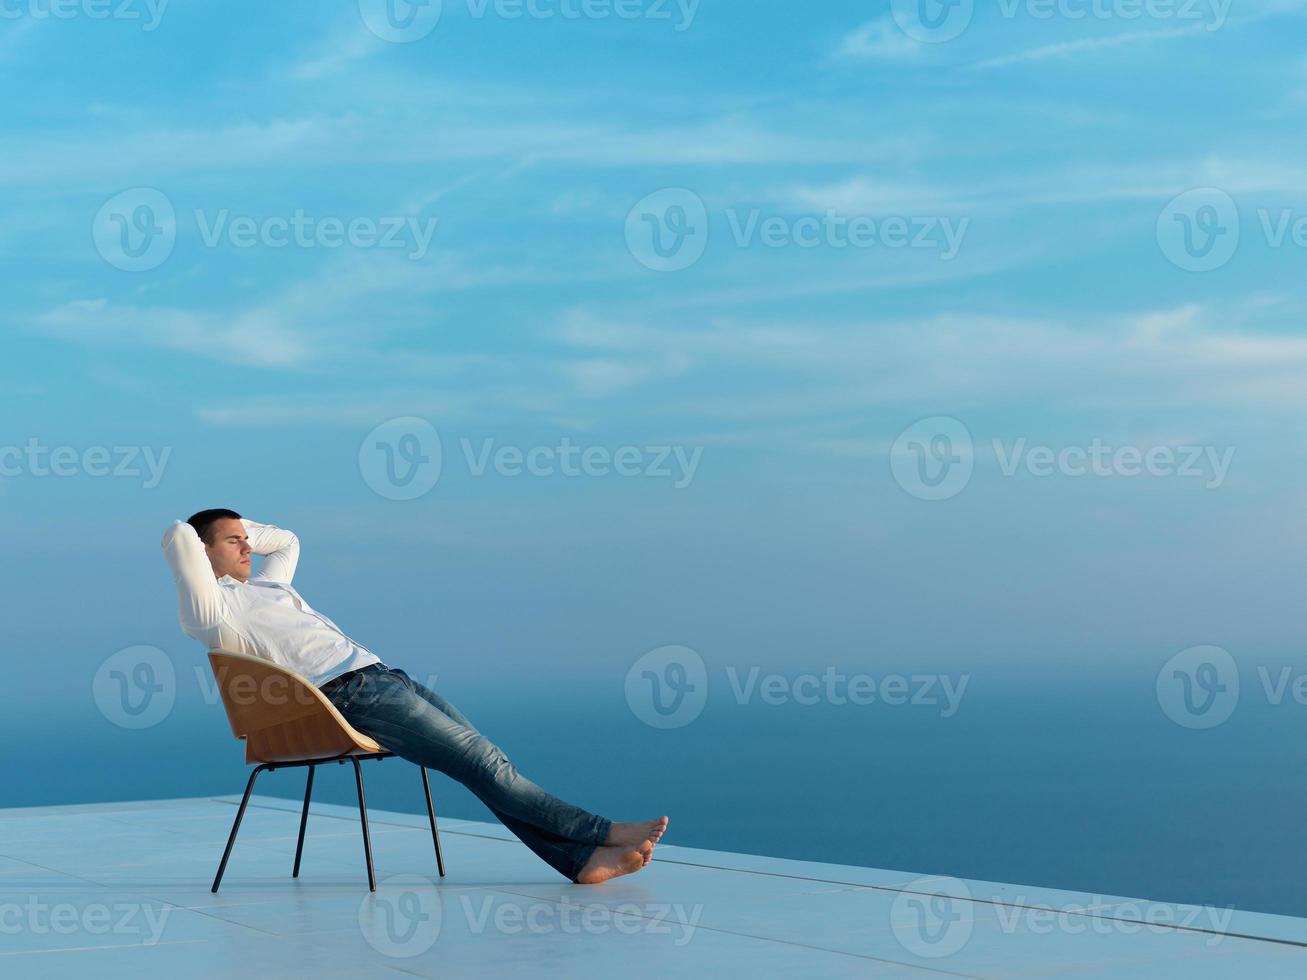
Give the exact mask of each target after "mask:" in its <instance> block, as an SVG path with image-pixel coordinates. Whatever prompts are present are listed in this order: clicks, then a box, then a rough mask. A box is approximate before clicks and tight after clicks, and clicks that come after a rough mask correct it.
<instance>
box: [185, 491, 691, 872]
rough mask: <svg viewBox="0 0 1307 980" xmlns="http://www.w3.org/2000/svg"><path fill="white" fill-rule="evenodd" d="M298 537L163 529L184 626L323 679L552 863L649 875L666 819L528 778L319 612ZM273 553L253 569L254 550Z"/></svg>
mask: <svg viewBox="0 0 1307 980" xmlns="http://www.w3.org/2000/svg"><path fill="white" fill-rule="evenodd" d="M299 547H300V546H299V539H298V538H296V537H295V535H294V534H292V533H291V532H290V531H284V530H282V529H281V528H278V527H273V526H272V525H270V524H256V523H254V522H253V521H247V520H245V519H244V518H242V517H241V516H240V515H239V514H237V513H236V512H235V511H232V510H225V509H218V510H203V511H200V512H199V513H198V514H195V515H193V516H192V517H190V518H189V519H188V520H187V521H186V523H184V524H183V523H182V522H181V521H177V522H176V523H174V524H173V525H172V526H171V527H169V528H168V530H167V531H165V532H164V535H163V553H164V556H165V557H166V558H167V559H168V564H169V565H170V566H171V567H172V573H173V578H174V579H175V580H176V582H177V601H178V604H179V608H180V611H179V614H178V615H179V618H180V619H181V626H182V630H183V631H184V632H185V633H186V635H187V636H189V637H191V638H192V639H195V640H198V641H200V642H201V643H203V644H204V645H205V647H206V648H207V649H209V650H229V651H233V652H236V653H245V654H250V655H252V656H256V657H262V658H263V659H265V660H270V661H272V662H273V663H275V664H278V665H279V666H281V667H286V668H288V669H290V670H293V671H295V672H296V673H298V674H302V675H303V676H304V677H306V678H308V680H309V681H310V682H311V683H313V684H315V685H317V686H318V688H319V689H320V690H321V691H322V693H323V694H324V695H326V696H327V698H329V699H330V700H331V702H332V703H333V704H334V705H335V706H336V707H337V709H339V711H340V713H341V714H342V715H343V716H344V717H345V719H346V720H347V721H348V722H349V723H350V724H351V725H353V726H354V727H355V728H356V729H358V730H359V731H360V732H362V733H363V734H365V735H368V736H370V737H371V738H372V739H374V740H375V741H376V742H377V744H379V745H381V746H382V747H384V748H386V749H388V750H389V751H391V752H393V753H395V755H397V756H400V757H401V758H404V759H408V760H409V761H410V762H414V763H416V764H418V765H420V766H426V767H427V768H428V769H436V770H439V771H440V772H443V773H445V774H447V775H449V776H452V777H453V778H454V779H457V780H458V781H459V782H460V783H462V784H463V785H464V786H466V787H467V788H468V789H470V790H471V791H472V792H473V793H474V794H476V796H477V798H478V799H480V800H481V802H482V803H484V804H485V805H486V806H487V807H489V808H490V812H491V813H493V814H494V815H495V816H496V817H497V818H498V819H499V820H500V822H501V823H503V825H504V826H505V827H507V828H508V829H509V830H511V831H512V832H513V833H514V834H516V835H517V837H518V838H519V839H520V840H521V841H522V843H524V844H525V845H526V846H527V847H529V848H530V849H531V850H532V851H534V852H535V853H536V854H537V855H539V856H540V857H541V858H542V859H543V860H544V861H545V862H547V863H548V864H549V865H550V867H552V868H554V869H555V870H556V871H558V872H559V873H560V874H562V875H565V876H566V877H567V878H569V879H571V880H572V881H575V882H579V883H580V884H586V885H589V884H597V883H598V882H601V881H607V880H608V879H609V878H615V877H617V876H618V875H624V874H630V873H631V872H633V871H639V870H640V869H641V868H642V867H644V866H645V865H646V864H648V863H649V858H650V855H651V854H652V853H653V848H654V845H655V844H656V843H658V840H659V838H660V837H662V835H663V832H664V831H665V830H666V829H667V818H666V817H659V818H658V819H656V820H646V821H644V822H641V823H614V822H613V821H611V820H609V819H607V818H606V817H600V816H596V815H595V814H593V813H589V812H587V811H585V810H582V809H581V808H580V807H575V806H572V805H571V804H569V803H565V802H563V801H562V800H560V799H558V798H557V797H556V796H551V795H550V794H549V793H546V792H545V791H544V790H543V789H541V788H540V787H539V786H537V785H536V784H535V783H533V782H531V781H530V780H529V779H527V778H526V777H524V776H522V775H521V774H520V773H518V771H517V770H516V769H514V768H513V765H512V763H510V762H509V761H508V759H507V758H505V756H504V753H503V752H501V751H500V750H499V749H498V748H497V747H496V746H495V745H494V744H493V743H492V742H491V741H490V740H489V739H487V738H486V737H485V736H484V735H482V734H481V733H480V732H478V731H477V730H476V729H475V728H474V727H473V726H472V723H471V722H470V721H468V720H467V719H466V718H464V717H463V715H462V714H461V713H460V712H459V711H458V709H457V708H455V707H454V706H453V705H452V704H450V703H449V702H448V701H446V700H445V699H444V698H442V697H441V696H440V695H439V694H437V693H436V692H435V691H432V690H430V689H428V688H426V687H423V686H422V685H421V684H418V683H417V682H415V681H414V680H413V679H412V678H410V677H409V676H408V674H406V673H404V671H402V670H399V669H395V668H391V667H388V666H386V665H385V664H384V663H382V662H381V660H380V659H379V658H378V657H377V656H376V655H374V654H373V653H372V652H371V651H370V650H368V649H367V648H366V647H364V646H362V645H361V644H359V643H356V642H355V641H353V640H351V639H350V638H349V637H348V636H346V635H345V634H344V633H342V632H341V630H340V627H338V626H337V625H336V624H335V623H333V622H332V621H331V620H330V619H328V618H327V617H326V616H324V615H322V613H320V612H318V611H317V610H315V609H313V608H312V607H311V606H309V604H308V603H307V602H305V601H304V599H303V597H301V596H300V594H299V593H298V592H296V591H295V589H294V588H292V587H291V584H290V581H291V578H292V577H293V576H294V574H295V565H296V563H297V562H298V561H299ZM251 554H256V555H262V556H264V560H263V563H262V566H261V567H260V569H259V571H258V573H257V574H254V575H251V574H250V572H251V565H250V555H251Z"/></svg>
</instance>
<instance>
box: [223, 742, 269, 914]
mask: <svg viewBox="0 0 1307 980" xmlns="http://www.w3.org/2000/svg"><path fill="white" fill-rule="evenodd" d="M268 768H270V767H269V766H267V765H262V766H258V767H256V768H255V770H254V771H253V772H252V773H250V779H249V782H247V783H246V784H245V795H244V796H242V797H241V805H240V809H239V810H237V811H236V820H235V821H234V822H233V823H232V825H231V833H230V834H229V835H228V836H227V849H226V850H225V851H223V852H222V863H221V864H219V865H218V873H217V875H215V876H214V879H213V887H212V888H210V889H209V891H211V892H213V893H215V894H216V893H217V891H218V886H219V885H221V884H222V875H223V872H225V871H226V870H227V859H228V858H230V857H231V849H232V846H233V845H234V844H235V843H236V832H237V831H238V830H240V829H241V818H242V817H244V816H245V808H246V807H247V806H248V805H249V802H250V792H251V791H252V790H253V789H254V780H256V779H258V778H259V773H261V772H263V771H264V770H265V769H268Z"/></svg>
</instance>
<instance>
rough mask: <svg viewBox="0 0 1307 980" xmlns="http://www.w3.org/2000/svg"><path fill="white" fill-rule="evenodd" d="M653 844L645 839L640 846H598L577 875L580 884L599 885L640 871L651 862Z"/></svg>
mask: <svg viewBox="0 0 1307 980" xmlns="http://www.w3.org/2000/svg"><path fill="white" fill-rule="evenodd" d="M652 853H653V844H652V843H651V842H649V841H645V842H644V843H643V844H641V845H640V846H639V847H596V848H595V849H594V853H593V854H591V855H590V860H589V861H587V862H586V863H585V867H584V868H582V869H581V871H580V873H579V874H577V876H576V882H577V884H578V885H597V884H599V883H600V882H601V881H607V880H608V879H610V878H618V877H621V876H622V875H629V874H632V873H634V872H636V871H639V870H640V869H641V868H643V867H644V866H645V865H646V864H648V863H649V855H650V854H652Z"/></svg>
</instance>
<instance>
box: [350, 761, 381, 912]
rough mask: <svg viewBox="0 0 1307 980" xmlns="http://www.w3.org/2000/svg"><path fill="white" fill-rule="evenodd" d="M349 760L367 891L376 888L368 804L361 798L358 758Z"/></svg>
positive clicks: (361, 782)
mask: <svg viewBox="0 0 1307 980" xmlns="http://www.w3.org/2000/svg"><path fill="white" fill-rule="evenodd" d="M349 761H350V762H352V763H354V782H355V783H356V784H357V786H358V790H359V821H360V822H361V823H362V824H363V856H364V857H365V858H367V861H368V891H373V892H374V891H376V890H377V875H376V872H375V871H373V870H372V838H371V837H369V836H368V805H367V803H366V802H365V801H364V799H363V770H362V769H360V768H359V760H358V759H355V758H353V757H352V756H351V757H350V760H349Z"/></svg>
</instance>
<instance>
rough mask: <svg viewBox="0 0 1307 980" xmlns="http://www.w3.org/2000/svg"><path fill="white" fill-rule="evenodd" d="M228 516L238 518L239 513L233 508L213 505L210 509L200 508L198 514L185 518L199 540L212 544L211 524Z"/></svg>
mask: <svg viewBox="0 0 1307 980" xmlns="http://www.w3.org/2000/svg"><path fill="white" fill-rule="evenodd" d="M229 517H234V518H235V519H236V520H240V517H241V515H240V514H238V513H236V512H235V511H234V510H228V509H227V508H226V507H215V508H213V509H212V510H202V511H200V512H199V513H198V514H192V515H191V516H190V517H188V518H186V523H187V524H189V525H190V526H191V527H193V528H195V533H196V534H198V535H199V536H200V540H201V541H203V542H204V543H205V544H208V545H211V544H213V525H214V524H216V523H218V521H221V520H223V519H224V518H229Z"/></svg>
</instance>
